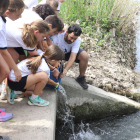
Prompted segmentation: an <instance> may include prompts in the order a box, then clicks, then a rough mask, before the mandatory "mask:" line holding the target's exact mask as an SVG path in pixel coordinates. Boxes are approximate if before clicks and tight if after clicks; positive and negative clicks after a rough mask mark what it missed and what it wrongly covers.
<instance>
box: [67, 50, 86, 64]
mask: <svg viewBox="0 0 140 140" xmlns="http://www.w3.org/2000/svg"><path fill="white" fill-rule="evenodd" d="M82 51H84V50H83V49H81V48H79V51H78V53H77V56H76V59H75V62H76V63H79V60H78V59H77V58H78V56H79V54H80V53H81V52H82ZM70 54H71V52H69V53H66V54H65V60H66V61H68V60H69V58H70Z"/></svg>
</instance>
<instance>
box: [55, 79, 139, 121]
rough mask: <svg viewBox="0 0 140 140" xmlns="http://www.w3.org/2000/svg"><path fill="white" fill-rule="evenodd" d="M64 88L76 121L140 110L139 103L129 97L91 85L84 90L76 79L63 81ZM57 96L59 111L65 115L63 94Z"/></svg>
mask: <svg viewBox="0 0 140 140" xmlns="http://www.w3.org/2000/svg"><path fill="white" fill-rule="evenodd" d="M62 86H63V87H64V88H65V90H66V94H67V102H68V107H69V108H70V111H71V114H72V115H74V116H75V118H74V120H75V121H81V120H93V119H97V118H104V117H106V116H110V115H119V114H126V113H130V112H135V111H137V110H139V109H140V104H139V103H137V102H135V101H133V100H130V99H128V98H127V97H124V96H121V95H117V94H115V93H110V92H105V91H103V90H102V89H99V88H96V87H94V86H91V85H89V88H88V90H84V89H83V88H81V86H80V85H79V84H78V83H77V82H76V81H75V79H72V78H70V77H64V78H63V79H62ZM57 96H58V104H57V109H58V110H59V111H60V112H61V114H63V113H65V111H64V110H63V108H64V107H65V105H64V104H65V98H64V96H62V94H61V93H58V94H57ZM57 119H58V118H57Z"/></svg>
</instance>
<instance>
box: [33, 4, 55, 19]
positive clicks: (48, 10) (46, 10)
mask: <svg viewBox="0 0 140 140" xmlns="http://www.w3.org/2000/svg"><path fill="white" fill-rule="evenodd" d="M33 11H35V12H36V13H37V14H39V16H40V17H41V18H42V19H43V20H45V18H46V17H47V16H49V15H55V14H56V13H55V11H54V9H53V8H52V7H51V6H50V5H49V4H39V5H37V6H36V7H34V8H33Z"/></svg>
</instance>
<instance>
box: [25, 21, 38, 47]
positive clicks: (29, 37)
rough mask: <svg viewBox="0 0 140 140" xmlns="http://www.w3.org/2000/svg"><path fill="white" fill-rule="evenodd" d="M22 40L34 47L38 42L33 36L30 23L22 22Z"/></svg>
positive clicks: (28, 45)
mask: <svg viewBox="0 0 140 140" xmlns="http://www.w3.org/2000/svg"><path fill="white" fill-rule="evenodd" d="M22 40H23V42H24V43H25V44H26V46H27V47H30V48H34V47H36V46H37V44H38V42H37V40H36V38H35V36H34V31H33V29H32V28H31V25H30V24H24V26H23V32H22Z"/></svg>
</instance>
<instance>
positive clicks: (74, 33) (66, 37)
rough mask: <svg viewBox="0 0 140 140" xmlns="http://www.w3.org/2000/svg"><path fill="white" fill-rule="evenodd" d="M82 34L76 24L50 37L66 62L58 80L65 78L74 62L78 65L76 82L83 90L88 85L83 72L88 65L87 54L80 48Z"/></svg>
mask: <svg viewBox="0 0 140 140" xmlns="http://www.w3.org/2000/svg"><path fill="white" fill-rule="evenodd" d="M81 33H82V30H81V28H80V27H79V25H77V24H73V25H71V26H70V27H69V28H68V30H67V31H65V32H64V33H61V34H58V35H54V36H51V37H50V39H51V40H52V42H53V44H57V45H58V46H59V47H61V48H62V50H63V51H64V52H65V60H66V61H68V62H67V65H66V67H65V68H64V71H63V73H62V74H61V75H60V78H63V77H64V76H66V73H67V71H68V70H69V69H70V67H71V66H72V65H73V63H74V62H77V63H79V71H80V75H79V76H78V77H77V78H76V81H77V82H78V83H79V84H80V85H81V86H82V87H83V88H84V89H87V88H88V85H87V83H86V80H85V72H86V69H87V65H88V54H87V53H86V52H85V51H84V50H82V49H81V48H80V43H81V39H80V37H79V36H80V35H81Z"/></svg>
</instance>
